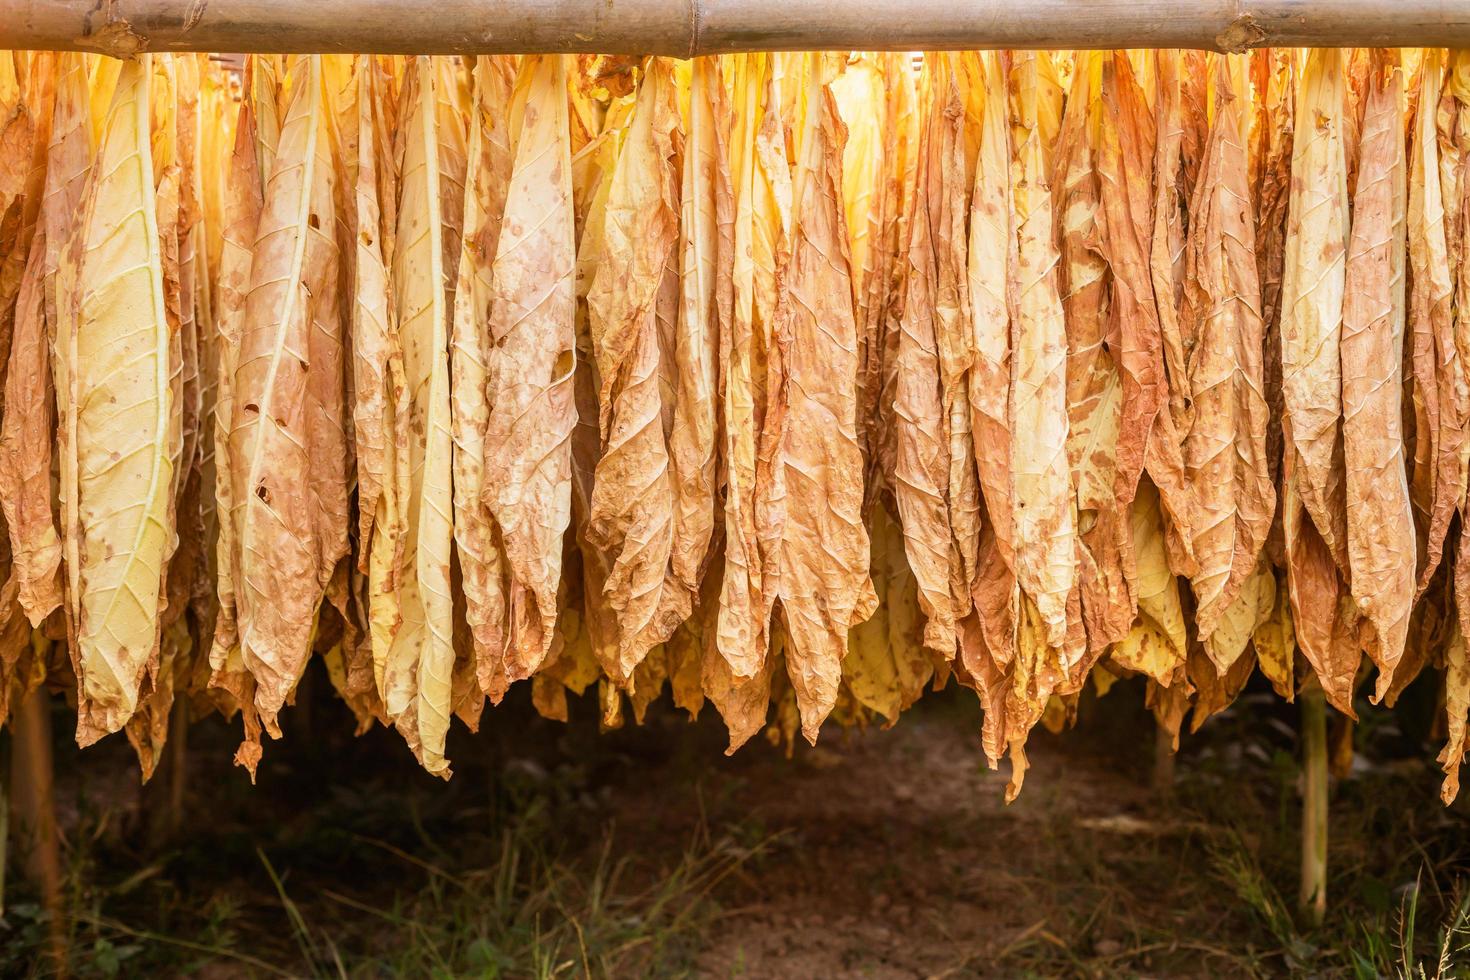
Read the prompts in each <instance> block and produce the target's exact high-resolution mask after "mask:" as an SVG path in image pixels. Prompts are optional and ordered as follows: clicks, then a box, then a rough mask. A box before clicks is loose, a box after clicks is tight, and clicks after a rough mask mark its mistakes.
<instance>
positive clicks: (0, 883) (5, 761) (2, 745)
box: [0, 728, 10, 919]
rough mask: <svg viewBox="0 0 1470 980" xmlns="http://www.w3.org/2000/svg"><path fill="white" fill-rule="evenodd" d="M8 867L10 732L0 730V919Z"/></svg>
mask: <svg viewBox="0 0 1470 980" xmlns="http://www.w3.org/2000/svg"><path fill="white" fill-rule="evenodd" d="M9 867H10V732H9V731H8V730H7V729H3V728H0V919H3V918H4V917H5V871H6V869H7V868H9Z"/></svg>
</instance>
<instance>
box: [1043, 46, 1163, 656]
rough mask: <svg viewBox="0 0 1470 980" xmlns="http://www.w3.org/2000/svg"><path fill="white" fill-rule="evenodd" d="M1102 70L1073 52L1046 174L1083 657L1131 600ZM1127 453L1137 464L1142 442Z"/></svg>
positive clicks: (1121, 620) (1110, 638) (1125, 619)
mask: <svg viewBox="0 0 1470 980" xmlns="http://www.w3.org/2000/svg"><path fill="white" fill-rule="evenodd" d="M1102 73H1103V52H1100V51H1091V52H1085V53H1083V54H1082V55H1079V57H1078V61H1077V65H1076V74H1075V75H1074V77H1073V80H1072V89H1071V91H1070V92H1069V93H1068V98H1067V111H1066V116H1065V117H1064V119H1063V121H1062V133H1061V137H1060V139H1059V141H1058V143H1057V149H1056V154H1057V156H1056V167H1057V169H1056V173H1055V175H1054V177H1053V179H1052V188H1053V190H1052V197H1053V200H1054V201H1055V202H1056V203H1055V209H1056V210H1055V215H1054V220H1055V222H1056V228H1057V231H1056V237H1057V241H1058V243H1059V249H1060V257H1061V263H1060V265H1059V269H1060V273H1061V274H1060V276H1059V279H1060V283H1061V299H1062V310H1063V313H1064V316H1065V321H1066V330H1067V415H1068V420H1067V461H1068V465H1069V467H1070V469H1071V474H1072V486H1073V493H1074V498H1075V504H1076V508H1077V527H1078V546H1079V547H1078V558H1079V561H1080V564H1079V568H1078V572H1079V586H1080V589H1081V599H1082V612H1083V618H1084V621H1085V623H1086V627H1087V646H1088V653H1089V659H1095V658H1096V657H1098V656H1100V655H1101V654H1102V651H1103V650H1104V649H1106V648H1107V647H1108V646H1109V645H1110V644H1112V643H1114V642H1116V641H1117V640H1120V639H1122V637H1123V636H1124V635H1125V634H1126V633H1127V632H1128V629H1129V626H1130V624H1131V623H1132V622H1133V614H1134V611H1135V608H1136V603H1137V597H1136V595H1135V593H1134V584H1133V573H1132V571H1131V570H1130V569H1128V568H1126V567H1125V557H1124V556H1125V552H1126V551H1127V548H1128V544H1127V534H1128V516H1127V510H1126V508H1127V505H1128V503H1129V501H1130V499H1131V493H1132V490H1131V487H1130V488H1129V489H1128V495H1129V496H1128V497H1127V498H1124V497H1121V496H1120V495H1119V493H1118V483H1119V482H1120V481H1119V476H1118V463H1119V451H1120V449H1121V448H1122V440H1121V434H1122V428H1121V426H1122V402H1123V386H1122V380H1121V377H1120V374H1121V372H1120V370H1119V364H1118V356H1119V354H1120V353H1121V351H1120V350H1119V347H1118V344H1117V342H1116V338H1115V337H1112V336H1110V333H1111V331H1110V322H1111V320H1112V316H1113V314H1112V311H1111V305H1110V299H1111V291H1110V286H1111V280H1110V277H1109V275H1108V263H1107V260H1106V256H1105V252H1104V250H1103V249H1104V246H1103V243H1102V230H1101V220H1102V219H1100V215H1099V212H1100V211H1101V203H1100V196H1101V186H1100V177H1099V174H1098V163H1099V161H1098V156H1099V152H1100V143H1101V141H1102V133H1101V130H1102V124H1103V104H1102V99H1101V92H1100V89H1101V87H1102ZM1139 431H1141V432H1146V431H1147V430H1139ZM1134 456H1135V458H1136V459H1138V461H1139V462H1140V464H1141V461H1142V456H1143V453H1142V447H1141V446H1139V447H1138V448H1137V450H1136V451H1135V452H1134ZM1140 468H1141V466H1140Z"/></svg>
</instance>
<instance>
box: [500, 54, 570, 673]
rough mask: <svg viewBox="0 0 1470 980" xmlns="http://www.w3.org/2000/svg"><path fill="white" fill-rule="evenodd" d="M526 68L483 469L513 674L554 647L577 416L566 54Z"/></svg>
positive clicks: (530, 668)
mask: <svg viewBox="0 0 1470 980" xmlns="http://www.w3.org/2000/svg"><path fill="white" fill-rule="evenodd" d="M521 72H522V74H523V76H526V77H528V79H529V81H528V84H529V86H530V89H529V95H528V98H527V102H526V109H525V112H524V115H523V118H522V122H521V128H520V134H519V137H518V140H517V144H516V154H515V164H514V167H513V170H512V175H511V182H510V188H509V190H508V191H507V194H506V208H505V217H504V219H503V225H504V227H503V228H502V230H501V235H500V242H499V247H498V248H497V251H496V255H495V263H494V266H493V269H492V273H491V275H492V279H493V283H494V286H493V294H492V299H491V306H490V336H491V338H492V340H493V342H494V344H495V349H494V353H493V355H492V357H491V364H490V367H489V373H490V378H491V385H492V387H491V390H490V421H489V425H488V427H487V429H486V433H485V445H486V449H485V472H484V479H485V490H484V493H485V500H486V502H487V503H488V504H489V506H490V511H491V514H492V515H493V516H494V518H495V521H496V523H497V525H498V527H499V530H500V534H501V539H502V541H503V542H504V548H505V556H506V561H507V565H508V570H509V578H510V588H509V592H508V601H509V620H508V621H509V628H510V634H509V635H510V638H511V639H510V643H511V646H510V650H511V651H512V652H513V662H510V663H508V664H507V673H508V675H509V676H510V678H511V679H512V680H516V679H520V678H523V677H528V676H530V675H531V674H532V673H534V672H535V670H536V668H537V667H539V666H540V664H541V661H542V660H543V659H544V658H545V656H546V653H547V650H548V649H549V648H550V645H551V640H552V634H553V627H554V625H555V622H556V611H557V600H556V596H557V587H558V583H559V581H560V578H561V565H562V561H561V558H562V551H561V544H562V536H563V535H564V534H565V532H566V529H567V526H568V524H569V523H570V521H571V492H572V484H571V475H572V474H571V463H572V460H571V443H570V439H571V434H572V428H573V426H574V425H575V424H576V420H577V406H576V403H575V401H574V398H573V390H572V376H573V370H574V367H575V363H576V353H575V348H576V335H575V329H576V327H575V315H576V310H575V306H576V298H575V291H574V284H573V281H572V274H573V267H574V264H575V261H576V248H575V241H574V238H573V234H574V229H573V221H572V191H571V157H570V142H569V141H570V135H569V129H568V119H567V100H566V98H565V96H564V94H563V93H564V92H565V91H566V60H565V59H564V58H563V57H561V56H537V57H532V58H528V59H526V60H525V61H523V62H522V65H521Z"/></svg>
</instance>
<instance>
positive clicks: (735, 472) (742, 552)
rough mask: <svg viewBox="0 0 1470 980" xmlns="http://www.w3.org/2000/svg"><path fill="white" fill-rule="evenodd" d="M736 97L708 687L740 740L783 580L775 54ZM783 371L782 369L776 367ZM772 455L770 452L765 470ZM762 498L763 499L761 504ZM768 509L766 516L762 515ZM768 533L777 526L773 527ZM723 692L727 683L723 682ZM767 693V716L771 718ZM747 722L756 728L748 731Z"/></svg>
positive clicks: (735, 81) (783, 177)
mask: <svg viewBox="0 0 1470 980" xmlns="http://www.w3.org/2000/svg"><path fill="white" fill-rule="evenodd" d="M730 65H731V74H730V84H731V86H732V89H733V96H732V100H731V109H732V118H733V120H734V122H733V125H732V127H731V131H732V133H733V137H732V139H731V142H730V172H731V174H732V178H733V184H734V189H735V196H734V200H735V211H734V229H733V242H734V250H733V253H732V266H731V280H732V284H731V285H732V290H733V303H732V309H731V316H730V318H729V321H728V324H727V323H725V322H722V323H721V327H720V352H719V363H720V366H721V374H722V378H723V388H724V397H723V399H722V400H723V407H724V439H723V452H722V458H723V460H724V466H725V481H726V487H725V513H724V517H725V552H724V561H723V567H724V577H723V583H722V587H721V592H720V606H719V612H718V622H717V625H716V632H717V639H716V644H715V647H716V649H717V650H718V653H719V655H720V656H721V657H723V658H724V660H725V663H726V667H727V669H725V670H723V671H722V675H724V676H725V677H726V678H727V680H725V681H724V682H723V684H724V687H728V688H730V690H729V691H728V692H726V693H728V694H729V696H730V697H734V698H736V700H734V701H728V702H727V698H726V696H725V694H724V693H722V694H717V693H715V691H713V690H712V689H711V688H710V686H709V681H708V678H709V676H710V670H711V665H710V663H709V660H708V656H707V657H706V665H705V675H706V678H707V683H706V687H705V693H706V695H707V696H708V697H709V698H710V700H711V701H712V702H713V703H714V704H715V706H716V708H718V709H720V713H721V714H722V715H723V716H724V717H725V719H726V723H727V724H729V725H730V728H731V733H732V739H734V737H735V733H736V732H737V731H738V732H739V733H740V734H741V737H740V739H739V740H740V741H744V740H745V739H746V738H749V736H750V735H751V734H754V731H755V730H758V726H756V727H751V726H752V725H754V724H755V723H754V719H753V712H754V707H753V703H754V694H751V701H750V702H749V705H748V707H749V710H746V707H740V706H742V705H747V702H746V701H744V700H740V699H739V697H737V695H736V694H735V693H734V692H735V690H736V689H738V690H740V691H746V692H747V693H749V686H750V684H751V683H755V682H756V681H758V680H759V679H760V678H761V677H764V678H765V683H766V684H767V685H769V682H770V673H769V670H768V669H766V667H765V666H764V665H765V664H766V663H767V660H768V656H769V654H768V649H767V648H768V645H769V637H770V634H769V617H770V609H771V604H772V603H773V602H774V599H775V583H774V582H772V581H767V577H766V568H765V555H764V554H763V550H762V543H763V539H762V526H761V522H762V516H763V514H764V517H765V518H766V519H769V517H770V514H769V512H768V509H767V504H768V503H769V493H770V486H769V485H770V476H771V474H770V473H769V471H768V469H766V468H765V467H762V466H761V463H760V458H759V457H760V451H761V449H762V448H763V444H765V443H768V442H769V441H770V438H771V437H770V436H768V435H767V434H766V431H765V430H766V428H767V427H768V426H769V427H772V428H774V427H775V426H776V425H778V424H779V422H778V419H776V418H772V414H773V413H772V412H771V407H772V406H771V405H770V404H768V399H767V392H768V382H769V378H768V375H769V374H770V373H771V372H772V370H773V366H772V365H771V363H770V361H771V347H772V344H773V342H774V341H773V336H772V334H773V326H774V324H773V321H774V317H775V313H776V296H777V287H778V285H779V283H780V282H781V281H782V279H783V278H784V276H785V261H786V260H785V256H786V253H787V247H786V237H787V229H788V226H789V223H790V206H791V202H790V185H789V176H790V175H789V172H787V168H786V163H785V149H784V146H779V145H778V144H777V143H776V141H777V140H779V139H781V132H780V120H779V118H778V117H777V116H776V115H775V113H776V111H777V109H778V108H779V107H778V106H775V105H772V102H773V88H772V80H771V76H770V70H771V69H770V59H769V57H768V56H766V55H764V54H750V55H737V56H735V57H734V58H733V59H732V61H731V62H730ZM775 369H776V370H777V371H778V370H779V368H778V367H776V368H775ZM768 466H769V458H768V459H767V467H768ZM763 497H764V498H765V500H764V501H763ZM758 511H761V512H762V513H758ZM765 531H766V535H767V539H768V538H769V531H770V528H769V526H767V527H766V528H765ZM722 690H723V688H722ZM726 703H728V704H730V705H732V706H735V708H732V710H737V709H738V711H739V713H740V716H741V717H742V718H744V717H747V716H749V721H750V724H746V723H744V722H742V723H739V724H735V723H732V722H731V715H730V714H729V713H727V712H726V710H725V708H724V707H722V705H725V704H726ZM764 710H765V708H764V700H762V706H761V717H762V718H764ZM747 728H749V729H750V730H749V731H747Z"/></svg>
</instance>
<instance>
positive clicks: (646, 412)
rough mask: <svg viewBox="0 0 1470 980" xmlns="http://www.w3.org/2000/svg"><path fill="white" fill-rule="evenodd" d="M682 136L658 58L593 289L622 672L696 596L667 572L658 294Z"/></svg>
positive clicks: (601, 480) (607, 585)
mask: <svg viewBox="0 0 1470 980" xmlns="http://www.w3.org/2000/svg"><path fill="white" fill-rule="evenodd" d="M681 144H682V139H681V134H680V131H679V109H678V104H677V92H676V90H675V87H674V77H673V66H672V64H671V63H670V62H669V61H668V60H666V59H661V58H655V59H653V60H651V61H650V62H649V64H648V69H647V72H646V73H645V75H644V79H643V82H642V84H641V86H640V89H639V94H638V103H637V106H636V108H635V109H634V111H633V117H632V122H631V124H630V126H629V129H628V133H627V135H626V137H625V139H624V141H623V145H622V150H621V152H620V154H619V156H618V162H617V166H616V168H615V169H614V171H613V174H612V182H611V185H610V188H609V193H608V198H607V210H606V213H605V215H604V217H603V222H602V233H603V235H604V242H603V245H602V261H601V262H600V263H599V265H598V269H597V274H596V278H595V279H594V280H593V282H592V285H591V288H590V289H589V290H588V293H587V307H588V313H589V321H588V322H589V326H590V329H591V338H592V345H593V351H594V353H595V356H596V364H597V372H598V375H599V377H600V379H601V391H600V392H599V396H598V405H599V415H600V423H599V429H600V431H601V441H602V455H601V457H600V458H599V459H598V462H597V467H596V473H595V478H594V482H593V486H592V502H591V511H590V514H589V518H588V528H587V540H588V542H589V543H590V544H591V545H592V546H593V547H594V548H596V549H598V550H599V551H601V552H602V553H603V557H602V561H603V562H604V563H605V565H606V567H607V569H608V572H607V579H606V581H605V582H604V585H603V591H604V593H605V595H606V596H607V599H608V603H609V605H610V606H611V607H612V609H613V610H614V612H615V613H616V614H617V630H618V658H617V664H616V670H617V674H618V677H627V676H629V675H631V674H632V672H633V670H634V668H636V667H637V666H638V664H639V663H640V662H642V660H643V658H644V657H645V656H647V654H648V651H649V650H651V649H652V648H653V647H654V646H656V645H657V644H659V643H662V642H663V641H664V640H666V639H668V637H669V636H670V635H671V634H672V633H673V630H674V629H675V628H676V627H677V626H678V624H679V622H681V621H682V620H683V619H684V617H685V616H687V615H688V613H689V609H690V606H691V604H692V599H693V595H692V593H691V592H689V591H687V590H683V589H680V588H679V586H678V585H677V584H676V583H672V582H667V581H666V578H667V572H668V566H669V561H670V557H671V554H672V549H673V543H674V512H673V505H674V489H673V486H672V481H671V479H670V477H671V474H670V467H669V462H670V461H669V446H668V441H667V438H666V434H665V431H664V415H665V411H666V409H665V406H664V399H663V393H662V391H661V390H660V388H661V378H660V374H661V370H662V369H663V362H664V356H665V355H664V350H663V348H664V347H665V346H666V345H664V344H662V343H661V337H660V333H661V330H660V323H659V319H660V316H659V314H660V311H659V303H660V293H661V292H662V290H663V286H664V283H665V280H667V279H669V277H670V274H671V270H674V269H677V261H676V258H675V254H676V253H675V249H676V246H677V244H678V240H679V213H680V203H679V195H680V180H681V178H680V159H679V156H680V154H681V152H682V146H681ZM668 346H672V345H668ZM672 355H673V351H672V349H670V350H668V356H669V357H670V359H671V358H672ZM672 407H673V406H669V408H670V409H672ZM669 414H670V415H672V412H669Z"/></svg>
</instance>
